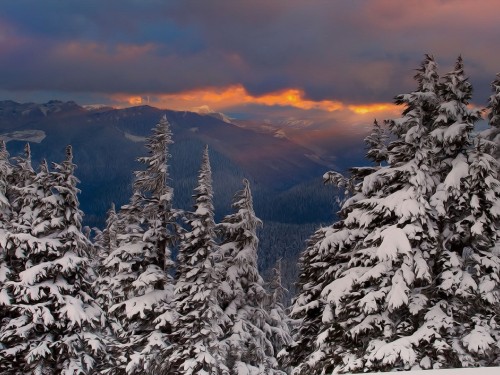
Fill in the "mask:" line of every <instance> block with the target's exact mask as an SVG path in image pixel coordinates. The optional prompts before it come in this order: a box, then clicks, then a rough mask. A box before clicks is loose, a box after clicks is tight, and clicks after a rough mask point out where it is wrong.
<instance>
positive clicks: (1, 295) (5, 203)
mask: <svg viewBox="0 0 500 375" xmlns="http://www.w3.org/2000/svg"><path fill="white" fill-rule="evenodd" d="M11 175H12V166H11V164H10V162H9V153H8V151H7V148H6V146H5V142H4V141H3V140H0V332H2V331H3V327H4V325H6V324H7V323H8V321H9V314H8V311H9V308H8V307H9V306H10V304H11V299H10V296H9V294H8V292H7V290H6V289H5V287H4V285H5V282H7V281H8V280H9V279H10V276H11V270H10V261H9V257H8V255H7V250H6V246H7V240H8V236H9V231H10V221H11V216H12V210H11V203H10V198H9V196H10V194H9V193H10V191H9V190H10V188H11V183H12V180H11ZM5 349H6V348H5V346H4V345H3V344H2V340H1V339H0V373H7V372H8V371H9V368H10V367H11V363H10V362H9V361H8V359H7V358H5V356H4V354H3V353H4V350H5Z"/></svg>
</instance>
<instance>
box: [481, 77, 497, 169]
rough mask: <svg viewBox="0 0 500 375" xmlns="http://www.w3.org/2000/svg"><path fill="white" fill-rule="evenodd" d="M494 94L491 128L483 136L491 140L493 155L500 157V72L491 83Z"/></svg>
mask: <svg viewBox="0 0 500 375" xmlns="http://www.w3.org/2000/svg"><path fill="white" fill-rule="evenodd" d="M491 89H492V91H493V93H492V95H491V96H490V97H489V99H488V106H487V107H486V109H487V110H488V123H489V125H490V128H489V129H487V130H485V131H483V132H482V133H481V136H482V137H484V138H485V139H487V140H488V141H490V142H491V144H490V147H491V148H493V149H494V151H493V155H494V156H495V157H496V159H497V160H499V159H500V73H498V74H497V76H496V78H495V80H494V81H493V82H492V83H491Z"/></svg>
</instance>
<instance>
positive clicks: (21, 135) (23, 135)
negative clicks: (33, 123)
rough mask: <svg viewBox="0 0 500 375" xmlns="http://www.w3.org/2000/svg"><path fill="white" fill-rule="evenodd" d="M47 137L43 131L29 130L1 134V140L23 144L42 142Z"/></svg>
mask: <svg viewBox="0 0 500 375" xmlns="http://www.w3.org/2000/svg"><path fill="white" fill-rule="evenodd" d="M46 136H47V135H46V134H45V132H44V131H43V130H37V129H28V130H18V131H14V132H11V133H4V134H0V139H3V140H4V141H5V142H9V141H23V142H34V143H40V142H42V141H43V140H44V139H45V137H46Z"/></svg>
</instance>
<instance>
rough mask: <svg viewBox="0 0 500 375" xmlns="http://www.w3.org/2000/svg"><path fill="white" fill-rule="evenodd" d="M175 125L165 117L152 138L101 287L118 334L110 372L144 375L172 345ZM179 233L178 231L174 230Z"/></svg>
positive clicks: (123, 210) (121, 218) (120, 216)
mask: <svg viewBox="0 0 500 375" xmlns="http://www.w3.org/2000/svg"><path fill="white" fill-rule="evenodd" d="M171 143H172V140H171V132H170V126H169V124H168V121H167V119H166V117H163V118H162V119H161V120H160V122H159V123H158V124H157V126H156V128H155V129H154V130H153V136H152V137H151V138H149V139H148V142H147V144H146V148H147V149H148V153H149V156H146V157H142V158H139V161H140V162H142V163H143V164H145V165H146V170H143V171H137V172H135V180H134V183H133V188H134V192H133V195H132V198H131V200H130V203H129V204H128V205H125V206H123V207H122V208H121V210H120V212H119V213H118V221H117V224H116V226H117V246H116V248H115V249H114V250H112V251H111V252H110V253H109V255H108V257H107V258H106V259H105V260H104V261H103V266H102V269H101V277H100V279H99V284H98V285H97V288H98V289H99V295H100V297H101V298H103V299H104V300H105V301H106V300H107V301H108V302H107V303H106V302H105V304H106V305H107V312H108V316H109V319H110V321H111V324H112V326H113V331H114V339H113V342H114V343H113V344H112V345H111V346H110V350H109V351H110V353H111V356H112V358H113V361H112V362H111V363H110V364H109V366H108V368H107V370H106V372H107V373H110V374H125V373H126V374H139V373H143V372H144V371H145V370H149V369H150V368H152V367H154V366H156V365H157V361H158V358H157V356H158V353H160V351H162V350H164V349H166V348H167V347H168V345H169V344H168V343H169V339H168V333H169V331H170V325H171V322H172V321H171V319H170V318H169V317H171V314H172V306H171V303H172V299H173V283H172V277H171V276H170V274H169V273H168V271H169V269H170V268H171V266H172V264H173V262H172V260H171V258H170V251H171V250H170V249H171V246H172V245H173V242H174V235H175V234H176V231H177V228H176V225H175V217H174V210H173V209H172V206H171V202H172V196H173V191H172V188H171V187H170V186H168V165H167V161H168V157H169V154H168V146H169V145H170V144H171ZM172 231H173V232H172Z"/></svg>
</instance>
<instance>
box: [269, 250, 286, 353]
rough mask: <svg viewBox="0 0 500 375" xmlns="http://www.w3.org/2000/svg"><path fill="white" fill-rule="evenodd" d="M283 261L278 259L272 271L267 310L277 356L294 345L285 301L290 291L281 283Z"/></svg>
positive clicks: (272, 341)
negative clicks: (285, 348) (287, 347)
mask: <svg viewBox="0 0 500 375" xmlns="http://www.w3.org/2000/svg"><path fill="white" fill-rule="evenodd" d="M281 276H282V273H281V259H278V261H277V262H276V265H275V267H274V268H273V269H272V279H271V281H270V283H269V295H268V303H267V306H266V310H267V311H268V313H269V318H270V321H269V325H270V327H271V343H272V344H273V350H274V353H275V354H278V353H280V352H281V350H282V349H283V348H284V347H285V346H288V345H291V343H292V337H291V333H290V327H291V326H292V322H291V319H290V318H289V317H288V315H287V313H286V309H285V306H284V299H285V296H286V295H287V293H288V291H287V290H286V289H285V288H284V287H283V284H282V282H281Z"/></svg>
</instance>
